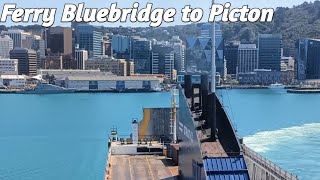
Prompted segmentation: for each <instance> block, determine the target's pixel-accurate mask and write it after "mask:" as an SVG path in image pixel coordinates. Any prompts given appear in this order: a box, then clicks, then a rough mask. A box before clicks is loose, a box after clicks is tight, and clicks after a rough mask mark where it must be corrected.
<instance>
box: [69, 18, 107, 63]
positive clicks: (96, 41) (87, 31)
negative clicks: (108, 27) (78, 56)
mask: <svg viewBox="0 0 320 180" xmlns="http://www.w3.org/2000/svg"><path fill="white" fill-rule="evenodd" d="M72 28H73V29H74V38H75V44H79V49H84V50H87V51H88V54H89V59H92V58H94V57H98V56H101V55H102V51H103V47H102V35H101V32H100V31H99V30H98V29H97V27H95V26H92V25H90V24H87V23H76V22H73V23H72Z"/></svg>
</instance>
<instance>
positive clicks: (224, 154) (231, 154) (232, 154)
mask: <svg viewBox="0 0 320 180" xmlns="http://www.w3.org/2000/svg"><path fill="white" fill-rule="evenodd" d="M239 155H242V152H241V151H240V152H216V153H208V152H202V157H203V158H210V157H239Z"/></svg>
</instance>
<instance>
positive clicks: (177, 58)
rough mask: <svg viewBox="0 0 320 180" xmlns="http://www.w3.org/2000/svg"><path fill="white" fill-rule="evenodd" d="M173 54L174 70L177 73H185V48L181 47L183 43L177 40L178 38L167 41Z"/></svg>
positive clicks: (174, 37)
mask: <svg viewBox="0 0 320 180" xmlns="http://www.w3.org/2000/svg"><path fill="white" fill-rule="evenodd" d="M169 42H170V44H171V46H172V48H173V52H174V62H175V65H174V67H175V69H176V70H177V71H178V72H183V71H185V51H186V47H185V45H183V41H182V40H181V39H180V38H179V36H173V37H172V39H170V40H169Z"/></svg>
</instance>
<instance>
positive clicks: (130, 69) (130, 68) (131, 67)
mask: <svg viewBox="0 0 320 180" xmlns="http://www.w3.org/2000/svg"><path fill="white" fill-rule="evenodd" d="M126 61H127V76H131V75H133V74H134V62H133V60H131V59H129V60H126Z"/></svg>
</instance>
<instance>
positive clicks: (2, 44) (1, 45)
mask: <svg viewBox="0 0 320 180" xmlns="http://www.w3.org/2000/svg"><path fill="white" fill-rule="evenodd" d="M12 49H13V40H12V39H11V38H10V37H9V36H8V35H0V57H9V56H10V51H11V50H12Z"/></svg>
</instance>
